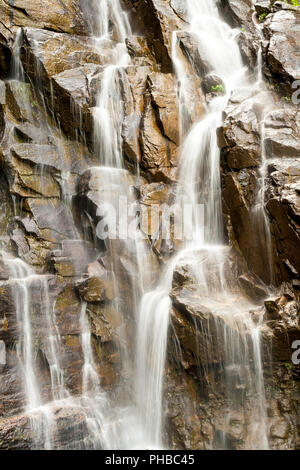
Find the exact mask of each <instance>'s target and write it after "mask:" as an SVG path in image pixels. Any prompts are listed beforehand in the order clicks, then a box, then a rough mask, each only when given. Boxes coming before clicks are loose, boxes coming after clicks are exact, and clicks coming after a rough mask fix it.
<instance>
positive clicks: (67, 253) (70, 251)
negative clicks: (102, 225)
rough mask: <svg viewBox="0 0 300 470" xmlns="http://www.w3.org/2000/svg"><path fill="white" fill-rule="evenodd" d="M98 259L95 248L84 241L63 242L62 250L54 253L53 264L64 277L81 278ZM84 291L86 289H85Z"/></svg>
mask: <svg viewBox="0 0 300 470" xmlns="http://www.w3.org/2000/svg"><path fill="white" fill-rule="evenodd" d="M96 257H97V251H96V250H95V248H94V246H93V245H92V244H91V243H89V242H87V241H84V240H63V241H62V245H61V249H60V250H55V251H53V252H52V264H53V267H54V269H55V271H56V273H57V274H58V275H60V276H62V277H66V278H68V277H73V276H81V275H82V274H84V273H87V269H88V265H89V263H91V262H92V261H94V260H95V259H96ZM83 289H84V288H83Z"/></svg>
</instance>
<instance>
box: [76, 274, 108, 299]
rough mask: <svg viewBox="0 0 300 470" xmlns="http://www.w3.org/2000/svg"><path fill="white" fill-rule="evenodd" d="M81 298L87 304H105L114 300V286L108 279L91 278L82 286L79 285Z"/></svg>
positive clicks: (82, 283) (81, 284)
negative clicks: (104, 302)
mask: <svg viewBox="0 0 300 470" xmlns="http://www.w3.org/2000/svg"><path fill="white" fill-rule="evenodd" d="M78 290H79V293H80V296H81V298H82V299H83V300H85V301H86V302H103V301H105V300H112V299H113V297H114V294H113V285H112V282H111V281H109V280H107V279H101V278H100V277H96V276H94V277H89V278H88V279H86V280H84V281H83V282H81V283H80V284H78Z"/></svg>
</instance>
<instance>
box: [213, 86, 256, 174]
mask: <svg viewBox="0 0 300 470" xmlns="http://www.w3.org/2000/svg"><path fill="white" fill-rule="evenodd" d="M258 99H259V97H256V98H255V96H254V95H253V93H252V92H251V91H250V92H248V91H246V92H242V91H241V92H239V91H237V92H233V94H232V96H231V98H230V100H229V103H228V106H227V108H226V109H225V111H224V121H223V124H222V127H221V128H220V129H219V130H218V136H219V145H220V147H221V149H222V156H223V158H225V159H226V164H227V165H228V167H229V168H233V169H237V170H240V169H241V168H251V167H257V166H259V165H260V163H261V142H260V133H259V131H260V129H259V122H260V112H259V111H260V110H259V107H258V105H257V103H258V101H257V100H258Z"/></svg>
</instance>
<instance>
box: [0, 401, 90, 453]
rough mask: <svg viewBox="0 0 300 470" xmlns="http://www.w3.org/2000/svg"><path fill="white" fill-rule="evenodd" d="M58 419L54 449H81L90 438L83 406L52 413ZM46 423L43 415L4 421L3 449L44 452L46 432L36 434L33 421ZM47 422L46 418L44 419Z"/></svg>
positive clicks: (1, 432) (0, 444) (1, 427)
mask: <svg viewBox="0 0 300 470" xmlns="http://www.w3.org/2000/svg"><path fill="white" fill-rule="evenodd" d="M51 412H52V413H53V416H54V420H55V426H54V428H55V432H54V436H53V448H54V449H55V448H57V447H58V446H59V449H72V448H73V449H76V448H77V449H78V448H80V447H81V446H82V445H83V442H84V439H87V438H88V435H89V434H88V426H87V422H86V415H85V413H84V411H83V409H80V408H79V407H74V406H73V407H72V406H69V407H58V406H57V407H56V408H53V409H52V410H51ZM35 419H36V420H42V419H43V416H42V412H36V414H34V413H32V414H26V415H25V414H24V415H17V416H14V417H12V418H4V419H2V420H0V449H1V450H7V449H10V450H31V449H32V448H34V449H44V444H45V443H44V441H43V439H44V436H43V433H40V434H39V435H36V433H35V434H34V432H33V430H32V429H33V427H32V426H31V420H33V421H34V420H35ZM44 420H45V418H44Z"/></svg>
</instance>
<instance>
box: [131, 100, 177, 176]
mask: <svg viewBox="0 0 300 470" xmlns="http://www.w3.org/2000/svg"><path fill="white" fill-rule="evenodd" d="M140 142H141V148H142V157H141V165H142V167H143V168H144V169H145V170H146V171H148V172H149V173H150V174H151V175H152V177H153V179H154V180H156V181H174V179H175V177H176V176H175V175H176V165H177V157H178V149H177V146H176V144H174V142H172V141H171V140H169V139H167V138H166V137H164V135H162V133H161V130H160V126H159V122H157V117H156V113H155V109H154V108H153V105H152V101H151V98H150V97H149V99H148V100H147V101H146V104H145V112H144V115H143V118H142V122H141V134H140Z"/></svg>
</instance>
